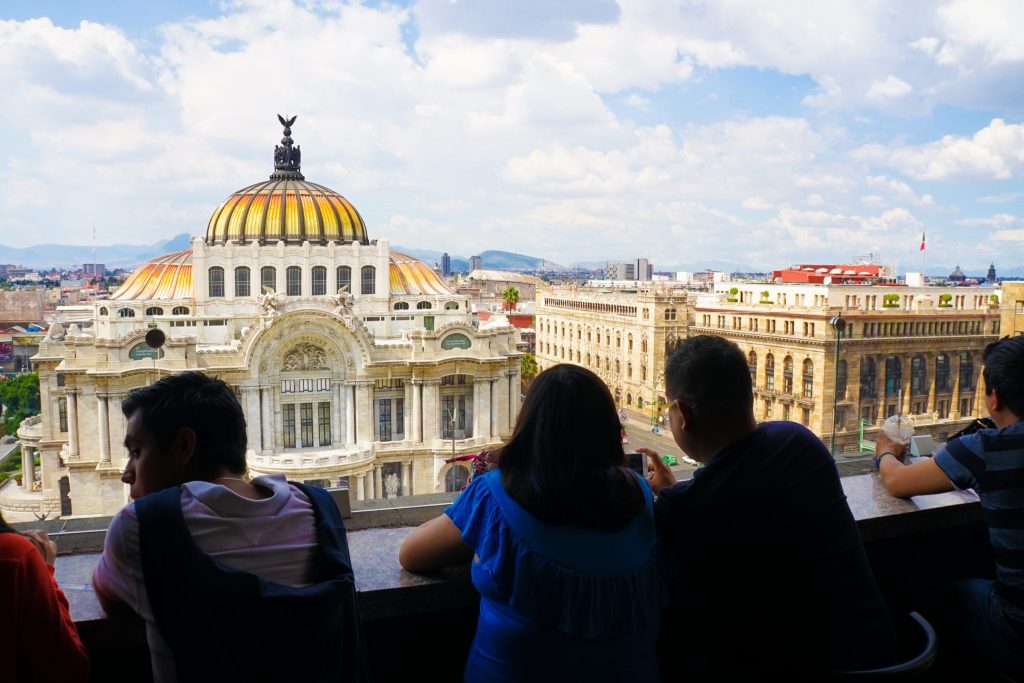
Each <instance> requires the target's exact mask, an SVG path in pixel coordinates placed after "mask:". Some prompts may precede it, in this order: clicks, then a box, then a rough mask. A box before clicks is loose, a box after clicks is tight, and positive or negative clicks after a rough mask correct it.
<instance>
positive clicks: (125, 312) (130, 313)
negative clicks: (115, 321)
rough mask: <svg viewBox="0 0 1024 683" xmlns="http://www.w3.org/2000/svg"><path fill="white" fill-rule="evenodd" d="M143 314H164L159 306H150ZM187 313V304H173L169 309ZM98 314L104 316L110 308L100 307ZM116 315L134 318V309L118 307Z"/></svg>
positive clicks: (175, 313)
mask: <svg viewBox="0 0 1024 683" xmlns="http://www.w3.org/2000/svg"><path fill="white" fill-rule="evenodd" d="M145 314H146V315H147V316H154V315H164V309H163V308H161V307H160V306H150V307H149V308H147V309H146V311H145ZM188 314H189V310H188V306H175V307H174V308H172V309H171V315H188ZM100 315H101V316H104V317H106V316H108V315H110V309H108V308H107V307H106V306H103V307H102V308H100ZM117 317H118V318H134V317H135V309H132V308H119V309H118V310H117Z"/></svg>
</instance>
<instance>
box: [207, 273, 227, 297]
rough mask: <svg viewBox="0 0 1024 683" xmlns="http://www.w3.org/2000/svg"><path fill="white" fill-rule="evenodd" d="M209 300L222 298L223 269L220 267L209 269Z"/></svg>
mask: <svg viewBox="0 0 1024 683" xmlns="http://www.w3.org/2000/svg"><path fill="white" fill-rule="evenodd" d="M209 284H210V298H211V299H212V298H214V297H222V296H224V269H223V268H221V267H220V266H214V267H213V268H210V283H209Z"/></svg>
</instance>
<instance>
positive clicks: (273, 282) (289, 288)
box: [207, 266, 377, 298]
mask: <svg viewBox="0 0 1024 683" xmlns="http://www.w3.org/2000/svg"><path fill="white" fill-rule="evenodd" d="M310 275H311V285H312V292H311V294H312V295H313V296H324V295H326V294H327V293H328V290H327V268H326V267H325V266H313V270H312V271H311V272H310ZM208 276H209V277H208V283H207V284H208V292H209V296H210V298H220V297H223V296H224V269H223V268H221V267H220V266H213V267H211V268H210V270H209V271H208ZM360 278H361V279H360V288H359V293H360V294H375V293H376V291H377V269H376V267H374V266H363V267H362V269H361V270H360ZM284 283H285V294H286V295H287V296H302V268H301V267H300V266H288V268H287V269H285V278H284ZM343 287H345V288H347V289H348V291H349V292H352V268H350V267H349V266H338V267H337V268H336V269H335V271H334V289H332V290H331V292H330V293H331V294H334V293H335V292H338V291H340V290H341V289H342V288H343ZM260 290H261V291H262V292H266V291H271V292H276V291H277V268H275V267H274V266H263V267H262V268H260ZM256 293H257V294H258V293H260V292H256ZM353 293H354V292H353ZM253 294H254V292H253V291H252V287H251V272H250V269H249V267H248V266H238V267H237V268H235V296H236V297H242V296H252V295H253Z"/></svg>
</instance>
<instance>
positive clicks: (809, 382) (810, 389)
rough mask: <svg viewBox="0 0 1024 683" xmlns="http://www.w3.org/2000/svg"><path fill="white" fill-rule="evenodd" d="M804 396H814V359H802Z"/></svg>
mask: <svg viewBox="0 0 1024 683" xmlns="http://www.w3.org/2000/svg"><path fill="white" fill-rule="evenodd" d="M803 381H804V387H803V389H804V398H814V361H812V360H811V359H810V358H807V359H805V360H804V373H803Z"/></svg>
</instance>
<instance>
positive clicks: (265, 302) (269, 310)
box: [256, 287, 281, 317]
mask: <svg viewBox="0 0 1024 683" xmlns="http://www.w3.org/2000/svg"><path fill="white" fill-rule="evenodd" d="M256 303H257V304H259V307H260V311H261V312H262V313H263V315H265V316H268V317H273V316H275V315H277V309H278V308H279V307H280V305H281V299H280V297H279V296H278V295H277V292H275V291H274V290H272V289H271V288H270V287H264V288H263V294H260V295H259V296H257V297H256Z"/></svg>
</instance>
